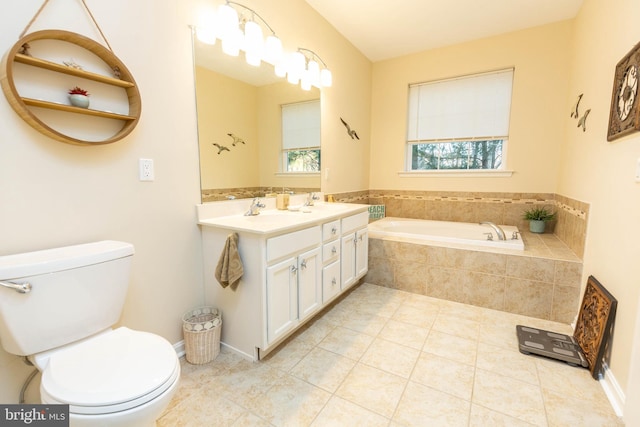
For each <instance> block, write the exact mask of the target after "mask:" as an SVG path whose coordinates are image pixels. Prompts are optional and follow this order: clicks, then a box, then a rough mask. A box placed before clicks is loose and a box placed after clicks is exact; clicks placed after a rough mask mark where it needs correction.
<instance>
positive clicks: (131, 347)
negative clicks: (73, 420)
mask: <svg viewBox="0 0 640 427" xmlns="http://www.w3.org/2000/svg"><path fill="white" fill-rule="evenodd" d="M179 375H180V362H179V360H178V357H177V355H176V352H175V350H174V349H173V346H172V345H171V344H170V343H169V342H168V341H167V340H165V339H164V338H162V337H160V336H158V335H154V334H150V333H147V332H140V331H133V330H131V329H128V328H125V327H121V328H118V329H116V330H114V331H111V332H108V333H105V334H102V335H99V336H97V337H95V338H93V339H89V340H86V341H83V342H81V343H79V344H77V345H74V346H72V347H70V348H68V349H65V350H63V351H60V352H57V353H55V354H53V355H52V356H51V358H50V359H49V363H48V364H47V367H46V368H45V369H44V370H43V372H42V381H41V385H40V394H41V400H42V402H43V403H57V404H68V405H69V411H70V412H71V413H76V414H88V415H89V414H94V415H95V414H108V413H113V412H121V411H125V410H127V409H130V408H133V407H136V406H139V405H143V404H144V403H147V402H149V401H151V400H153V399H154V398H156V397H157V396H159V395H161V394H162V393H163V392H165V391H166V390H168V389H169V388H171V386H172V385H173V384H174V383H175V382H176V381H177V380H178V377H179Z"/></svg>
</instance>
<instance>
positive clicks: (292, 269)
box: [291, 265, 298, 274]
mask: <svg viewBox="0 0 640 427" xmlns="http://www.w3.org/2000/svg"><path fill="white" fill-rule="evenodd" d="M297 272H298V267H296V266H295V265H292V266H291V273H293V274H296V273H297Z"/></svg>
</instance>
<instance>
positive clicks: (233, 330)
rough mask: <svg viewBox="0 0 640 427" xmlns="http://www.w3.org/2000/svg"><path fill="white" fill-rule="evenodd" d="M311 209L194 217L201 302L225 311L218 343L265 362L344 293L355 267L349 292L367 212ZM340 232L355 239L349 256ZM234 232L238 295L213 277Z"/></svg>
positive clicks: (362, 262)
mask: <svg viewBox="0 0 640 427" xmlns="http://www.w3.org/2000/svg"><path fill="white" fill-rule="evenodd" d="M214 203H217V202H214ZM222 203H225V202H222ZM225 206H226V205H225ZM242 207H243V209H244V210H246V206H244V205H242ZM313 209H314V208H313V207H312V211H311V212H310V213H292V212H276V211H270V212H269V211H267V212H263V213H261V214H260V215H258V216H255V217H245V216H243V215H242V214H239V215H226V216H219V217H212V218H204V219H202V218H200V219H199V224H200V225H201V232H202V244H203V256H204V281H205V301H206V304H207V305H212V306H214V307H216V308H218V309H220V310H221V312H222V318H223V326H222V330H221V339H220V341H221V343H222V344H223V345H225V346H227V347H228V348H231V349H233V350H234V351H236V352H238V353H240V354H243V355H244V356H245V357H247V358H248V359H252V360H259V359H260V358H262V357H264V356H265V355H266V354H268V353H269V352H270V351H272V350H273V349H274V348H276V347H277V346H278V345H279V344H280V343H282V342H283V341H284V340H285V339H286V338H287V337H288V336H289V335H291V334H292V333H293V332H294V331H295V330H296V329H298V328H299V327H300V326H301V325H303V324H304V323H305V322H307V321H308V320H309V319H311V318H312V317H313V316H314V315H315V314H317V313H318V312H319V311H320V310H321V309H322V308H323V307H325V306H326V305H327V304H328V303H330V302H331V301H332V300H334V299H336V298H337V297H338V296H339V295H340V294H341V293H342V292H343V290H344V289H346V288H344V287H343V286H342V283H344V280H343V279H342V277H343V274H344V269H343V267H344V265H348V266H351V265H353V267H349V268H350V270H349V271H351V273H349V274H350V277H351V281H350V282H349V283H350V286H351V285H353V283H355V282H356V281H357V280H358V279H359V278H360V277H362V276H363V275H364V273H366V266H367V261H366V256H367V252H366V233H364V231H365V230H366V226H367V223H368V212H367V211H365V210H366V209H367V207H366V206H365V205H347V204H344V206H340V205H339V204H335V205H333V206H331V207H324V209H323V208H322V207H320V208H318V207H316V210H315V211H314V210H313ZM354 214H356V215H354ZM295 221H299V222H298V223H296V222H295ZM281 223H282V224H284V225H281ZM345 230H346V231H347V234H348V235H351V241H353V239H354V238H355V239H357V241H358V243H357V244H354V247H349V248H348V251H347V253H345V245H344V244H343V240H344V238H345V237H347V236H346V235H345ZM233 232H236V233H238V252H239V254H240V258H241V259H242V263H243V266H244V274H243V276H242V278H241V280H240V282H239V283H238V285H237V287H236V288H235V289H231V288H230V287H227V288H223V287H222V286H220V284H219V283H218V282H217V281H216V279H215V275H214V271H215V267H216V265H217V263H218V260H219V258H220V255H221V252H222V251H223V249H224V247H225V241H226V239H227V238H228V236H229V234H230V233H233ZM347 240H348V239H347ZM363 267H364V270H363ZM358 276H360V277H358Z"/></svg>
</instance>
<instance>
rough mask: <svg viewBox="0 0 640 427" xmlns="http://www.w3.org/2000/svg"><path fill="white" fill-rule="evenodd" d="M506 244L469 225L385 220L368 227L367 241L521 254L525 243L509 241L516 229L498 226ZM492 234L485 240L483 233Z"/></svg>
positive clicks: (481, 227)
mask: <svg viewBox="0 0 640 427" xmlns="http://www.w3.org/2000/svg"><path fill="white" fill-rule="evenodd" d="M500 228H502V229H503V230H504V234H505V236H506V238H507V240H498V236H497V235H496V232H495V231H494V230H493V228H492V227H490V226H488V225H479V224H477V223H468V222H452V221H432V220H423V219H408V218H392V217H387V218H383V219H381V220H378V221H374V222H372V223H370V224H369V237H370V238H382V239H384V238H388V237H390V238H397V237H399V238H403V239H410V240H417V241H424V242H425V243H428V242H432V243H434V244H441V245H445V246H446V245H448V244H452V245H464V246H476V247H482V248H494V249H515V250H521V251H523V250H524V242H523V241H522V238H521V237H520V236H519V235H518V239H512V235H513V233H514V232H517V231H518V227H514V226H509V225H501V226H500ZM489 232H490V233H492V234H493V240H492V241H491V240H487V235H486V234H485V233H489Z"/></svg>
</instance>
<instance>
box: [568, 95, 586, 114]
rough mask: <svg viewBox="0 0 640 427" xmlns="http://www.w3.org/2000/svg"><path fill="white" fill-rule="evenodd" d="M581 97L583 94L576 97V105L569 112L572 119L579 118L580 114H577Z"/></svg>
mask: <svg viewBox="0 0 640 427" xmlns="http://www.w3.org/2000/svg"><path fill="white" fill-rule="evenodd" d="M582 95H584V94H582V93H581V94H580V95H579V96H578V100H577V101H576V104H575V105H574V106H573V109H572V110H571V117H573V118H574V119H577V118H578V117H580V113H579V112H578V106H579V105H580V100H581V99H582Z"/></svg>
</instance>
